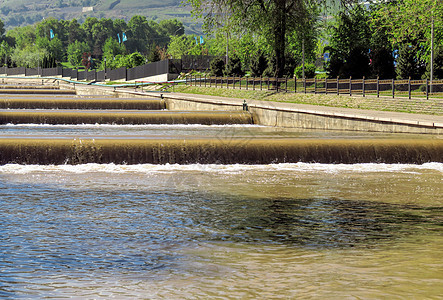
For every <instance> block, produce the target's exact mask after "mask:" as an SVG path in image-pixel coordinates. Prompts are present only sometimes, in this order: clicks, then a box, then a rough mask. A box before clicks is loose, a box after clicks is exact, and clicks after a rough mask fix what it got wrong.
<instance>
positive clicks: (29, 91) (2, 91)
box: [0, 87, 76, 95]
mask: <svg viewBox="0 0 443 300" xmlns="http://www.w3.org/2000/svg"><path fill="white" fill-rule="evenodd" d="M0 94H56V95H57V94H62V95H75V94H76V91H75V90H61V89H50V88H46V89H43V88H41V89H40V88H39V89H36V88H29V87H27V88H21V89H17V88H14V89H11V88H4V89H0Z"/></svg>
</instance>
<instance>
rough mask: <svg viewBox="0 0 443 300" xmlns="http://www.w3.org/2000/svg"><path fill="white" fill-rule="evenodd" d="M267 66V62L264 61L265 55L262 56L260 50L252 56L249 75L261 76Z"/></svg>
mask: <svg viewBox="0 0 443 300" xmlns="http://www.w3.org/2000/svg"><path fill="white" fill-rule="evenodd" d="M267 67H268V62H267V61H266V57H265V56H264V54H263V52H260V53H259V54H258V55H256V56H254V57H253V58H252V61H251V75H252V76H253V77H259V76H262V75H263V72H264V71H265V70H266V68H267Z"/></svg>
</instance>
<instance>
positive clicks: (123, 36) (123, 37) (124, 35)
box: [122, 32, 128, 42]
mask: <svg viewBox="0 0 443 300" xmlns="http://www.w3.org/2000/svg"><path fill="white" fill-rule="evenodd" d="M122 40H123V42H126V41H127V40H128V38H127V37H126V33H124V32H122Z"/></svg>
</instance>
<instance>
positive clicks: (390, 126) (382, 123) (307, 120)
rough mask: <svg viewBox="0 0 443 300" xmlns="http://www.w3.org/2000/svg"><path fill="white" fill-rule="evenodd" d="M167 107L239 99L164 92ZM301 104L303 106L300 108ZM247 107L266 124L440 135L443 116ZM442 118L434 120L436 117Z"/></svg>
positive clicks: (228, 103)
mask: <svg viewBox="0 0 443 300" xmlns="http://www.w3.org/2000/svg"><path fill="white" fill-rule="evenodd" d="M163 97H164V98H165V99H166V106H167V108H168V109H171V110H241V109H243V102H242V101H239V100H231V99H229V100H228V99H226V100H218V99H206V100H201V99H198V98H193V97H192V96H180V97H181V98H184V97H187V98H186V99H179V98H180V97H177V96H174V95H172V94H165V95H163ZM300 107H302V108H300ZM248 109H249V111H250V112H251V113H253V116H254V123H255V124H259V125H266V126H277V127H289V128H291V127H292V128H305V129H321V130H348V131H374V132H398V133H426V134H443V117H438V116H430V118H429V120H427V119H426V118H425V119H422V120H421V119H420V118H418V119H417V115H414V114H406V113H390V112H370V111H367V112H365V111H361V110H353V109H345V108H331V107H321V106H315V107H314V106H310V105H293V104H292V105H291V104H288V103H276V102H268V101H248ZM439 118H440V119H441V122H438V123H436V122H435V119H437V120H438V119H439Z"/></svg>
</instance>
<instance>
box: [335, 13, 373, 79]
mask: <svg viewBox="0 0 443 300" xmlns="http://www.w3.org/2000/svg"><path fill="white" fill-rule="evenodd" d="M369 19H370V15H369V12H368V11H367V10H365V8H364V7H363V5H354V6H353V8H352V10H350V11H346V12H341V13H340V14H339V16H338V18H337V24H336V25H335V26H333V27H331V28H330V30H331V43H330V46H329V47H326V50H329V52H330V62H329V65H328V66H327V70H328V74H329V76H330V77H337V76H340V77H349V76H352V77H354V78H362V77H363V76H369V75H370V68H369V62H370V61H369V49H370V48H369V47H370V41H371V30H370V27H369Z"/></svg>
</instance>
